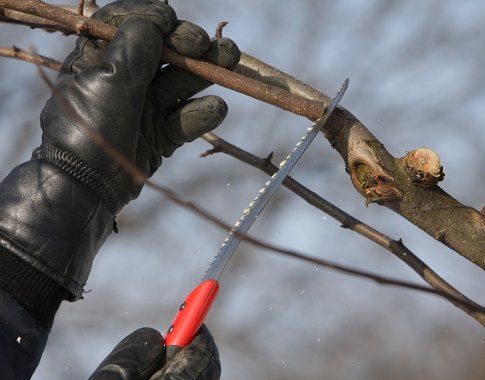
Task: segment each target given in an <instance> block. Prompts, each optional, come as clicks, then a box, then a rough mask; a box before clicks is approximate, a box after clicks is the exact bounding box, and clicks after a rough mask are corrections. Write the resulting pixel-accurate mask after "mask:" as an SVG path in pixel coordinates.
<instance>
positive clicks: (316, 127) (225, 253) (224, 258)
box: [202, 79, 349, 281]
mask: <svg viewBox="0 0 485 380" xmlns="http://www.w3.org/2000/svg"><path fill="white" fill-rule="evenodd" d="M348 84H349V80H348V79H346V80H345V82H344V83H343V84H342V87H341V88H340V90H339V92H338V93H337V95H336V96H335V97H334V98H333V99H332V101H331V102H330V104H329V106H328V107H327V109H326V110H325V113H324V115H323V116H322V117H321V118H319V119H318V120H316V121H315V123H313V125H312V126H311V127H310V128H308V132H307V133H306V134H305V135H304V136H303V137H302V138H301V139H300V141H298V143H297V144H296V145H295V147H294V148H293V150H292V152H291V153H290V154H289V155H288V156H287V157H286V159H284V160H283V161H282V162H281V163H280V165H279V170H278V171H277V172H276V173H274V174H273V175H272V176H271V179H270V180H269V181H268V182H266V183H265V185H264V187H263V188H261V190H259V192H258V194H257V195H256V197H255V198H254V200H253V201H252V202H251V203H250V204H249V206H248V207H247V208H246V209H245V210H244V212H243V215H242V216H241V218H240V219H239V220H238V221H237V222H236V223H235V224H234V227H233V228H232V229H231V231H230V232H229V236H228V237H227V238H226V240H224V242H223V243H222V246H221V249H220V250H219V252H218V254H217V255H216V257H215V258H214V261H213V262H212V263H211V265H210V266H209V269H208V270H207V272H206V274H205V275H204V277H203V278H202V281H205V280H209V279H214V280H219V278H220V276H221V274H222V272H223V271H224V268H225V267H226V265H227V263H228V262H229V261H230V260H231V257H232V255H233V254H234V252H235V251H236V249H237V247H238V246H239V243H240V242H241V237H242V236H244V235H246V234H247V232H248V231H249V229H250V228H251V226H252V225H253V223H254V222H255V221H256V219H257V218H258V216H259V214H260V213H261V212H262V211H263V209H264V208H265V206H266V205H267V204H268V202H269V200H270V199H271V197H272V196H273V194H274V193H275V192H276V190H277V189H278V187H280V185H281V184H282V183H283V181H284V179H285V178H286V176H287V175H288V174H289V173H290V171H291V169H292V168H293V167H294V166H295V164H296V163H297V162H298V160H299V159H300V158H301V156H302V155H303V153H304V152H305V151H306V149H307V148H308V147H309V146H310V144H311V142H312V141H313V139H314V138H315V136H316V135H317V134H318V132H320V131H321V130H322V128H323V126H324V125H325V123H326V122H327V121H328V119H329V118H330V116H331V115H332V112H333V111H334V110H335V108H336V107H337V104H338V103H339V101H340V99H342V96H343V95H344V93H345V91H346V90H347V87H348Z"/></svg>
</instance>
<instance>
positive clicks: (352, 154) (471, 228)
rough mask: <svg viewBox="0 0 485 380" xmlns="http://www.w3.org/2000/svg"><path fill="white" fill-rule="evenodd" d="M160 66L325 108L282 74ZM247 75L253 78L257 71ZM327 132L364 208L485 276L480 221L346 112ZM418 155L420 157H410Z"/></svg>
mask: <svg viewBox="0 0 485 380" xmlns="http://www.w3.org/2000/svg"><path fill="white" fill-rule="evenodd" d="M0 7H3V8H7V9H12V10H16V11H20V12H23V13H28V14H33V15H36V16H40V17H43V18H46V19H48V20H51V21H55V22H57V23H60V24H62V25H64V27H65V28H66V29H70V30H71V31H74V32H76V33H77V34H86V35H90V36H93V37H96V38H100V39H104V40H110V39H111V38H112V37H113V35H114V33H115V31H116V28H115V27H112V26H110V25H107V24H103V23H100V22H98V21H96V20H92V19H87V18H85V17H83V16H80V15H78V14H74V13H72V12H69V11H66V10H64V9H62V8H58V7H54V6H51V5H48V4H45V3H43V2H41V1H38V0H0ZM162 58H163V60H164V61H166V62H169V63H171V64H174V65H177V66H179V67H181V68H183V69H186V70H188V71H191V72H192V73H194V74H196V75H199V76H201V77H203V78H205V79H207V80H209V81H211V82H213V83H217V84H219V85H221V86H224V87H227V88H230V89H233V90H235V91H238V92H241V93H243V94H245V95H248V96H251V97H254V98H256V99H258V100H261V101H264V102H266V103H269V104H273V105H275V106H277V107H280V108H282V109H285V110H288V111H291V112H293V113H296V114H298V115H302V116H305V117H308V118H310V119H312V120H315V119H316V118H318V117H320V116H321V115H322V114H323V112H324V109H325V107H326V105H328V97H326V96H323V94H322V95H320V94H319V93H318V91H315V90H313V89H312V92H313V96H310V97H312V98H313V99H309V98H304V97H302V96H298V95H296V94H294V93H291V92H289V91H286V89H288V90H290V91H291V86H290V84H289V82H286V81H285V79H284V78H283V77H282V76H281V72H279V73H277V75H275V77H276V78H280V79H281V80H282V83H281V85H280V86H278V87H277V86H275V85H273V84H272V85H270V84H268V83H265V82H269V81H268V77H267V76H265V75H260V77H261V78H259V79H260V80H254V79H251V78H249V77H246V76H243V75H241V74H238V73H235V72H231V71H228V70H225V69H223V68H220V67H217V66H214V65H211V64H209V63H206V62H202V61H198V60H194V59H190V58H186V57H182V56H180V55H179V54H177V53H175V52H173V51H170V50H169V49H164V54H163V57H162ZM241 66H244V64H243V65H241ZM262 66H265V65H262ZM265 67H266V66H265ZM254 71H255V73H256V74H259V73H260V71H261V68H259V69H256V70H254ZM258 71H259V72H258ZM270 71H271V70H270ZM300 83H301V82H300ZM281 87H284V88H285V89H283V88H281ZM297 87H298V86H297ZM293 92H295V91H293ZM307 92H310V87H309V86H307V88H306V90H304V91H303V93H307ZM327 125H328V128H327V129H326V130H325V131H324V135H325V137H326V138H327V139H328V140H329V142H330V143H331V145H332V146H333V147H334V148H335V149H337V151H338V152H339V153H340V155H341V156H342V158H343V159H344V161H345V164H346V167H347V170H348V172H349V174H350V176H351V179H352V183H353V184H354V187H355V188H356V189H357V191H358V192H359V193H360V194H362V195H363V196H364V197H365V199H366V203H371V202H375V203H378V204H380V205H384V206H386V207H388V208H389V209H391V210H393V211H395V212H397V213H398V214H400V215H401V216H403V217H404V218H406V219H408V220H409V221H410V222H412V223H413V224H415V225H416V226H418V227H419V228H421V229H422V230H424V231H425V232H427V233H428V234H429V235H431V236H432V237H433V238H435V239H437V240H439V241H440V242H442V243H443V244H445V245H446V246H448V247H450V248H451V249H453V250H455V251H456V252H458V253H459V254H461V255H462V256H463V257H465V258H467V259H468V260H470V261H471V262H473V263H475V264H476V265H478V266H480V267H481V268H482V269H485V254H484V246H485V216H484V215H483V214H481V213H479V212H478V211H477V210H475V209H473V208H471V207H467V206H464V205H463V204H461V203H460V202H458V201H457V200H456V199H454V198H453V197H452V196H450V195H449V194H447V193H446V192H444V191H443V190H442V189H440V188H439V187H438V186H436V184H435V183H432V184H431V185H429V183H428V181H423V180H422V179H423V178H431V177H435V175H436V173H434V172H427V171H426V170H423V168H421V167H415V166H413V160H411V159H410V157H409V156H407V157H403V158H395V157H393V156H392V155H391V154H390V153H389V152H388V151H387V150H386V149H385V148H384V146H383V145H382V144H381V143H380V142H379V141H378V140H377V139H376V138H375V137H374V136H373V135H372V133H371V132H370V131H369V130H368V129H367V128H366V127H365V126H364V125H363V124H362V123H361V122H360V121H359V120H358V119H357V118H356V117H355V116H353V115H352V114H351V113H350V112H348V111H347V110H345V109H343V108H339V109H337V110H336V112H335V113H334V115H332V117H331V122H330V123H328V124H327ZM418 153H419V154H420V152H413V153H412V154H413V155H414V154H418ZM420 159H423V157H420ZM438 177H439V176H438ZM438 177H436V178H438Z"/></svg>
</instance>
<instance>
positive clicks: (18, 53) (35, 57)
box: [0, 46, 61, 71]
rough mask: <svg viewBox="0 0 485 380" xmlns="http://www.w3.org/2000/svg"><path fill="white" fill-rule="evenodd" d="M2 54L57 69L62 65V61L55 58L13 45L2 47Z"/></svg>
mask: <svg viewBox="0 0 485 380" xmlns="http://www.w3.org/2000/svg"><path fill="white" fill-rule="evenodd" d="M0 56H1V57H8V58H15V59H20V60H22V61H26V62H30V63H33V64H35V65H41V66H44V67H47V68H49V69H52V70H56V71H58V70H59V69H60V67H61V63H60V62H59V61H56V60H55V59H52V58H49V57H45V56H43V55H39V54H33V53H30V52H28V51H26V50H23V49H20V48H19V47H17V46H12V47H11V48H0Z"/></svg>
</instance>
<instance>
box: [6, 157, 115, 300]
mask: <svg viewBox="0 0 485 380" xmlns="http://www.w3.org/2000/svg"><path fill="white" fill-rule="evenodd" d="M112 228H113V215H112V214H111V213H110V212H109V211H108V209H107V208H106V206H105V204H104V203H103V202H102V200H101V199H100V197H99V196H98V195H96V194H95V193H94V192H93V191H92V190H91V189H89V188H88V187H87V186H85V185H83V184H81V183H79V182H78V181H77V180H76V179H74V178H73V177H71V176H69V175H68V174H66V173H65V172H64V171H62V170H61V169H59V168H58V167H55V166H52V165H51V164H49V163H47V162H44V161H36V160H33V161H28V162H26V163H24V164H22V165H19V166H17V167H16V168H14V169H13V170H12V172H10V174H9V175H8V176H7V177H6V178H5V179H4V180H3V182H2V183H0V247H1V250H0V262H3V263H5V264H3V266H2V268H3V271H4V272H5V273H4V274H3V277H4V280H3V281H4V283H7V286H6V287H7V288H8V287H9V286H11V287H13V288H11V290H10V291H11V292H14V291H15V292H16V293H18V294H21V296H22V298H24V303H26V304H29V303H31V302H35V300H34V299H33V298H34V296H36V295H35V293H32V294H28V292H29V291H30V292H32V291H33V290H32V289H29V287H30V288H34V287H35V286H36V285H32V286H30V285H29V283H28V282H29V281H32V282H34V280H35V281H36V283H37V286H38V289H36V291H38V292H39V294H41V293H45V294H46V297H50V296H54V300H55V299H58V298H62V297H60V296H55V294H57V293H55V292H56V290H55V289H54V287H53V286H51V285H52V284H51V283H50V282H48V281H47V280H46V279H44V278H42V277H39V276H41V275H43V276H45V277H47V278H48V279H49V280H50V281H52V282H53V283H54V284H56V285H58V286H59V287H62V288H63V289H65V290H66V292H67V293H68V296H67V299H69V300H70V301H74V300H76V299H79V298H81V297H82V291H83V287H84V285H85V284H86V281H87V278H88V276H89V272H90V271H91V265H92V262H93V260H94V257H95V255H96V253H97V251H98V249H99V248H100V247H101V245H102V244H103V243H104V241H105V239H106V238H107V237H108V235H109V234H110V233H111V230H112ZM11 256H15V258H16V259H17V261H13V259H12V258H11ZM26 266H27V267H31V270H27V269H26ZM14 267H15V271H16V273H15V274H12V276H11V277H8V271H9V270H10V271H13V269H11V268H14ZM36 272H39V273H36ZM14 279H15V281H14ZM9 281H12V282H13V283H12V284H10V285H8V282H9ZM15 282H22V283H25V282H27V283H26V285H25V287H26V288H25V289H23V285H22V284H16V283H15ZM4 287H5V286H4ZM53 293H55V294H53ZM27 301H28V302H27ZM30 306H31V307H33V308H34V309H37V308H40V307H41V305H37V304H36V305H34V304H31V305H30ZM46 307H47V309H52V305H47V306H46Z"/></svg>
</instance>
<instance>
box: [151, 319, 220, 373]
mask: <svg viewBox="0 0 485 380" xmlns="http://www.w3.org/2000/svg"><path fill="white" fill-rule="evenodd" d="M220 377H221V362H220V360H219V351H218V350H217V346H216V344H215V343H214V339H213V338H212V335H211V334H210V332H209V330H208V329H207V327H206V326H205V325H202V327H201V328H200V330H199V332H198V334H197V335H196V336H195V338H194V340H193V341H192V342H191V343H190V344H189V345H188V346H187V347H184V348H183V349H182V350H180V351H179V352H178V353H177V354H176V355H175V356H174V357H173V358H171V359H170V360H169V361H168V363H167V364H166V365H165V366H164V367H163V368H162V369H161V370H160V371H158V372H157V373H155V374H154V375H153V376H152V377H151V378H150V380H171V379H185V380H196V379H197V380H214V379H219V378H220Z"/></svg>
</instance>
